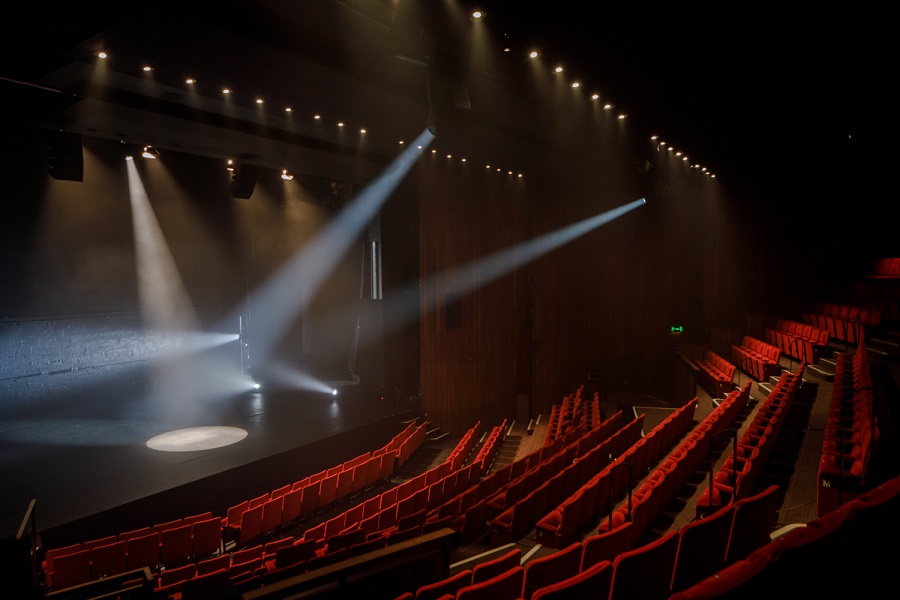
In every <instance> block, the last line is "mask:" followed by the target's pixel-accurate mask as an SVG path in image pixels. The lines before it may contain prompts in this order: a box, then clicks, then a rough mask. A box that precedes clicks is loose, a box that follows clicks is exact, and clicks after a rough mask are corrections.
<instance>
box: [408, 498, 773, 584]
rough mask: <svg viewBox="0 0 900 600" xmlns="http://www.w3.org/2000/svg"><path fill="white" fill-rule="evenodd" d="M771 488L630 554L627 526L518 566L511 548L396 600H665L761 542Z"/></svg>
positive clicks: (769, 519)
mask: <svg viewBox="0 0 900 600" xmlns="http://www.w3.org/2000/svg"><path fill="white" fill-rule="evenodd" d="M778 500H779V488H778V487H777V486H774V485H773V486H771V487H769V488H768V489H766V490H764V491H763V492H761V493H759V494H757V495H755V496H752V497H748V498H745V499H743V500H741V501H740V502H738V503H736V504H735V505H729V506H726V507H724V508H722V509H721V510H720V511H719V512H717V513H716V514H714V515H711V516H710V517H707V518H706V519H702V520H699V521H694V522H692V523H689V524H688V525H685V526H684V527H682V528H681V529H680V530H678V531H672V532H669V533H667V534H665V535H663V536H662V537H660V538H658V539H657V540H655V541H653V542H650V543H648V544H645V545H643V546H640V547H637V548H632V542H633V540H634V539H635V537H634V535H633V531H632V530H631V529H630V524H626V525H625V526H623V527H621V528H618V529H617V530H615V531H614V532H606V533H601V534H597V535H593V536H590V537H588V538H586V539H585V540H583V541H576V542H572V543H571V544H567V545H566V546H565V547H564V548H561V549H559V550H558V551H557V552H554V553H553V554H549V555H547V556H542V557H539V558H534V559H531V560H528V561H527V562H525V563H524V565H523V564H522V558H523V557H522V551H521V549H519V548H513V549H511V550H509V551H506V552H504V553H503V554H500V555H499V556H497V557H496V558H493V559H490V560H488V561H484V562H481V563H478V564H476V565H475V566H474V567H473V568H471V569H465V570H462V571H459V572H457V573H454V574H452V575H449V576H448V577H446V578H444V579H441V580H439V581H436V582H434V583H430V584H426V585H423V586H420V587H419V588H417V589H416V590H415V591H409V592H406V593H405V594H403V595H401V596H399V597H398V598H397V599H396V600H473V599H475V600H480V599H487V600H541V599H544V600H550V599H555V600H559V599H561V598H564V599H583V598H601V599H603V600H608V599H609V600H613V599H615V600H618V599H620V598H623V599H624V598H667V597H668V596H669V594H670V593H672V592H677V591H679V590H682V589H684V588H686V587H688V586H690V585H693V584H696V583H697V582H699V581H701V580H702V579H703V578H704V577H706V576H708V575H710V574H712V573H714V572H715V571H717V570H719V569H722V568H723V567H724V566H725V565H727V564H733V563H735V562H738V561H740V560H744V559H745V558H746V557H747V556H748V555H750V554H751V553H753V552H755V551H757V550H758V549H759V548H761V547H763V546H764V545H765V544H767V543H768V542H769V532H770V531H771V529H772V525H773V523H774V522H775V515H776V509H777V505H778Z"/></svg>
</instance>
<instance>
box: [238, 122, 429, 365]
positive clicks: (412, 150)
mask: <svg viewBox="0 0 900 600" xmlns="http://www.w3.org/2000/svg"><path fill="white" fill-rule="evenodd" d="M433 139H434V135H433V134H432V133H431V132H429V131H428V130H427V129H426V130H424V131H423V132H422V133H421V134H419V136H418V138H416V140H415V141H413V142H412V143H411V144H409V145H408V146H407V147H406V149H405V150H404V151H403V152H401V153H400V154H399V155H398V156H397V157H396V158H395V159H394V161H393V162H392V163H391V164H390V165H388V167H387V168H386V169H385V170H384V171H383V172H382V173H381V174H380V175H379V176H378V177H377V178H376V179H375V180H373V181H372V182H371V183H369V184H368V185H367V186H366V187H365V188H364V189H363V190H362V192H360V194H359V195H358V196H357V197H356V198H355V199H354V200H353V201H352V202H351V203H350V204H349V205H347V206H346V207H345V208H344V210H343V211H342V212H341V213H340V214H339V215H338V216H337V217H335V218H334V219H333V220H332V221H331V222H330V223H329V224H328V225H327V226H326V227H325V228H324V229H323V231H322V232H321V233H320V234H319V235H318V236H317V237H316V238H315V239H313V240H312V241H311V242H310V243H309V244H307V245H306V246H305V247H304V248H303V250H302V251H301V252H299V253H298V254H297V255H296V256H295V257H294V258H292V259H291V260H290V261H289V262H288V263H287V264H286V265H285V266H284V267H282V268H281V269H280V270H279V271H278V272H277V273H276V274H275V275H274V276H273V277H271V278H270V279H269V280H268V281H267V282H266V283H265V284H264V285H263V286H262V287H261V288H259V289H258V290H256V291H255V292H253V294H252V295H251V296H250V298H249V299H248V307H249V310H251V311H253V316H252V318H251V321H250V322H251V323H252V324H253V325H252V326H253V340H254V351H255V354H256V362H257V363H258V364H264V363H265V362H266V361H267V359H268V358H269V357H270V355H271V353H272V350H273V348H274V347H275V346H276V345H277V343H278V342H279V341H280V339H281V334H282V333H283V332H284V331H286V330H287V328H288V326H289V325H290V323H291V321H293V319H294V318H295V316H296V315H297V314H299V313H302V312H303V311H304V310H305V309H306V308H307V307H308V306H309V304H310V302H311V300H312V299H313V297H314V296H315V294H316V293H317V292H318V290H319V287H320V286H321V285H322V282H323V281H324V280H325V279H326V278H327V277H328V275H329V274H330V273H331V272H332V270H333V269H334V267H335V265H337V264H338V263H339V262H340V261H341V259H342V258H343V256H344V254H345V253H346V252H347V250H348V249H349V248H350V246H351V245H352V244H353V242H354V241H355V239H356V237H357V235H358V234H359V232H360V231H362V230H363V229H365V228H366V227H367V226H368V223H369V221H371V219H372V218H373V217H374V216H375V215H376V214H378V211H379V210H380V209H381V207H382V206H383V205H384V204H385V202H386V201H387V199H388V198H389V197H390V196H391V194H392V193H393V192H394V190H395V189H396V188H397V186H398V185H399V184H400V182H401V181H402V180H403V178H404V177H405V176H406V174H407V173H408V172H409V170H410V168H412V166H413V165H414V164H415V162H416V160H417V159H418V157H419V156H420V155H421V154H422V152H423V150H424V149H425V148H426V147H427V146H428V145H429V144H430V143H431V141H432V140H433ZM235 321H237V315H234V316H232V317H231V321H230V322H232V323H233V322H235Z"/></svg>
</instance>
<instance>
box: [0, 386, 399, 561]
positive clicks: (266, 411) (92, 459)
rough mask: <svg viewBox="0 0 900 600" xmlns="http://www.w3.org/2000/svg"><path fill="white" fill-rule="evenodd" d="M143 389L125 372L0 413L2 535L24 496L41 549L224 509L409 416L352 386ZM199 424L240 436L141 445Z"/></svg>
mask: <svg viewBox="0 0 900 600" xmlns="http://www.w3.org/2000/svg"><path fill="white" fill-rule="evenodd" d="M155 385H156V383H155V382H151V378H149V377H138V378H135V376H134V375H133V374H132V375H130V376H121V377H117V378H107V379H105V380H103V381H100V382H97V383H95V384H92V385H87V386H79V387H78V389H76V390H70V391H66V392H64V393H57V394H53V395H50V396H41V397H40V398H39V399H34V398H33V399H30V400H29V401H28V402H27V403H26V402H23V403H22V404H21V405H20V406H18V407H14V408H13V409H9V408H7V409H6V410H5V411H4V412H3V413H0V503H2V504H0V508H2V519H3V522H2V525H3V536H4V537H6V536H11V535H13V534H14V533H15V531H16V528H17V527H18V525H19V523H20V521H21V519H22V516H23V515H24V514H25V511H26V508H27V506H28V504H29V502H30V500H31V499H35V500H36V505H35V506H36V509H35V519H36V525H37V528H38V530H39V531H40V532H41V535H42V537H43V542H44V546H45V547H55V546H61V545H64V544H66V543H74V542H78V541H85V540H86V539H93V538H92V537H91V536H93V537H100V536H101V535H108V534H115V533H119V532H121V531H127V530H129V529H132V528H138V527H143V526H146V525H153V524H154V523H158V522H164V521H166V520H171V519H175V518H180V517H184V516H188V515H191V514H197V513H201V512H204V511H207V510H211V511H213V513H214V514H217V515H224V514H225V511H226V510H227V508H228V507H229V506H231V505H233V504H236V503H237V502H240V501H242V500H244V499H248V498H251V497H254V496H256V495H259V494H260V493H264V492H267V491H270V490H272V489H275V488H276V487H280V486H281V485H284V484H286V483H290V482H292V481H296V480H298V479H301V478H302V477H304V476H305V475H308V474H311V473H316V472H318V471H320V470H323V469H326V468H329V467H331V466H334V465H336V464H340V463H341V462H343V461H344V460H347V459H349V458H353V457H355V456H358V455H359V454H361V453H363V452H365V451H366V450H371V449H373V448H376V447H379V446H381V445H383V444H385V443H387V442H388V441H390V439H391V437H393V435H395V434H396V433H397V432H399V431H400V430H402V427H403V426H402V422H403V421H408V420H409V419H410V418H412V417H411V414H412V413H405V412H401V411H402V410H405V409H406V407H400V406H397V405H390V406H389V405H388V404H387V403H386V401H385V400H383V399H382V398H381V396H380V395H379V394H377V393H371V392H369V391H367V390H366V388H365V387H363V386H360V385H358V384H353V382H333V385H334V386H335V387H337V388H338V389H339V394H338V395H337V396H336V397H335V396H332V395H330V394H327V393H322V392H309V391H299V390H284V389H281V390H273V391H266V390H259V391H256V392H253V393H244V394H240V395H232V396H230V397H220V398H217V399H206V400H203V401H195V400H193V399H191V400H186V399H185V398H184V397H179V394H178V393H177V392H175V393H168V394H166V395H165V396H161V395H160V394H159V393H148V392H149V391H153V392H158V391H159V390H158V389H156V388H155ZM7 406H8V405H7ZM412 416H414V415H412ZM204 426H227V427H234V428H239V429H241V430H244V431H246V437H245V438H243V439H242V440H240V441H239V442H237V443H234V444H232V445H228V446H224V447H220V448H216V449H212V450H192V451H181V452H171V451H159V450H153V449H151V448H149V447H148V446H147V441H148V440H149V439H151V438H153V437H154V436H157V435H158V434H160V433H163V432H167V431H172V430H179V429H182V428H188V427H204ZM85 536H88V537H85Z"/></svg>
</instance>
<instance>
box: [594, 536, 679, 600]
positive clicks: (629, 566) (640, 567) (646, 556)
mask: <svg viewBox="0 0 900 600" xmlns="http://www.w3.org/2000/svg"><path fill="white" fill-rule="evenodd" d="M677 552H678V532H677V531H670V532H669V533H667V534H665V535H664V536H662V537H660V538H658V539H656V540H654V541H652V542H650V543H649V544H645V545H643V546H640V547H638V548H634V549H633V550H629V551H628V552H624V553H622V554H620V555H619V556H617V557H616V560H615V561H614V562H613V581H612V587H611V590H610V595H609V597H610V600H626V599H630V598H647V599H653V598H667V597H668V595H669V590H670V587H671V583H672V572H673V571H674V568H675V556H676V553H677Z"/></svg>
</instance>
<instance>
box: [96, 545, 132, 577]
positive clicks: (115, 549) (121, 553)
mask: <svg viewBox="0 0 900 600" xmlns="http://www.w3.org/2000/svg"><path fill="white" fill-rule="evenodd" d="M127 545H128V542H113V543H111V544H107V545H105V546H96V547H94V548H91V550H90V552H91V578H92V579H100V578H101V577H109V576H111V575H118V574H119V573H124V572H125V571H127V570H128V556H127Z"/></svg>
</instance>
